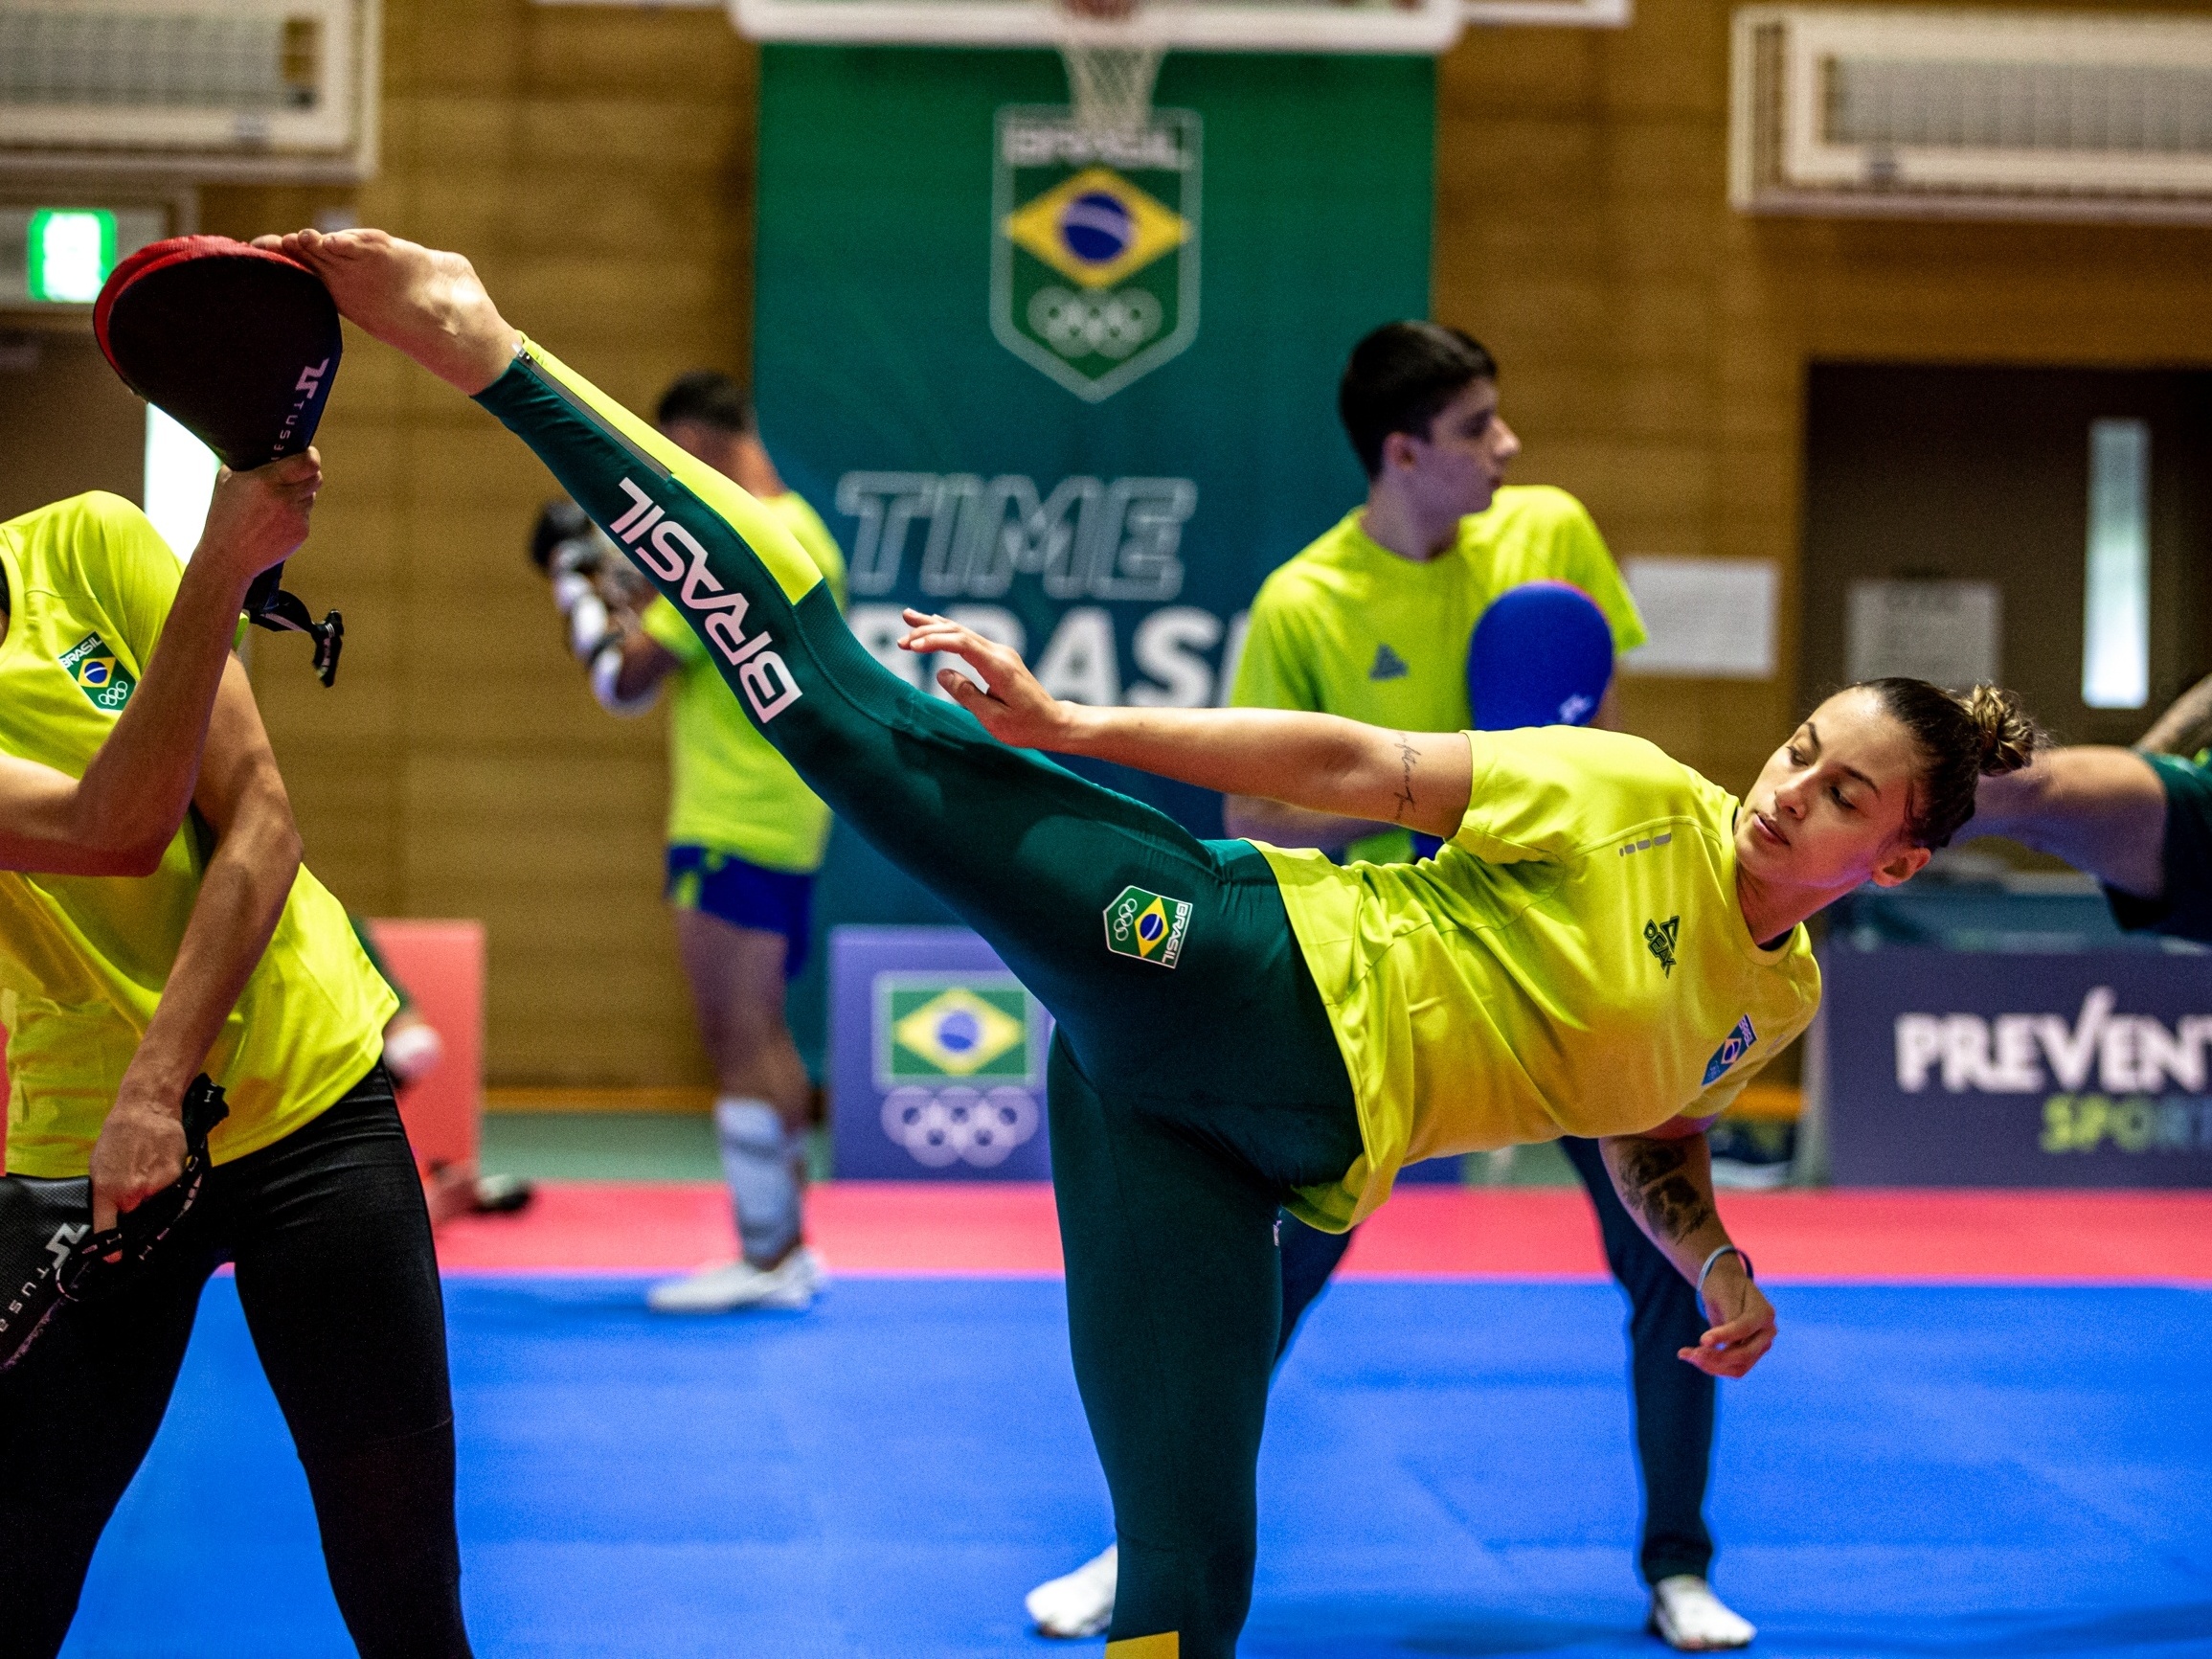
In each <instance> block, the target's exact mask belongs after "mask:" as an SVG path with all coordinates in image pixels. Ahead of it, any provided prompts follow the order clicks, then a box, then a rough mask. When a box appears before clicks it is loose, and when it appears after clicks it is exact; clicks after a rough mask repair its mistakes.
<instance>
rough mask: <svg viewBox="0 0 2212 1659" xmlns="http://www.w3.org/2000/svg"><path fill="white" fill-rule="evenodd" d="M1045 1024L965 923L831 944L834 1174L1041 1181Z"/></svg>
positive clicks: (881, 930) (864, 932) (834, 934)
mask: <svg viewBox="0 0 2212 1659" xmlns="http://www.w3.org/2000/svg"><path fill="white" fill-rule="evenodd" d="M1051 1030H1052V1025H1051V1016H1050V1015H1049V1014H1047V1013H1046V1012H1045V1010H1044V1007H1043V1005H1041V1004H1040V1003H1038V1001H1037V1000H1036V999H1035V998H1034V997H1032V996H1030V995H1029V993H1028V992H1027V990H1025V989H1022V985H1021V982H1020V981H1019V980H1017V979H1015V978H1014V976H1013V975H1012V974H1011V973H1009V972H1007V971H1006V967H1005V965H1004V963H1002V962H1000V960H999V958H998V955H997V953H996V952H994V951H993V950H992V949H991V947H990V946H989V945H987V944H985V943H983V942H982V940H981V939H980V938H978V937H977V936H976V935H975V934H973V933H970V932H969V931H968V930H967V929H965V928H961V927H839V928H834V929H832V930H831V932H830V936H829V1086H830V1108H831V1111H830V1116H831V1133H832V1137H833V1140H834V1144H835V1148H836V1158H837V1173H838V1175H839V1176H840V1177H841V1178H843V1179H846V1180H869V1181H886V1180H890V1181H977V1180H1001V1181H1041V1180H1045V1179H1048V1178H1050V1175H1051V1172H1052V1170H1051V1156H1050V1150H1049V1149H1048V1147H1047V1144H1046V1139H1045V1049H1046V1044H1047V1043H1048V1041H1049V1040H1050V1036H1051Z"/></svg>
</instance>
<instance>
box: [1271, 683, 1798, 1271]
mask: <svg viewBox="0 0 2212 1659" xmlns="http://www.w3.org/2000/svg"><path fill="white" fill-rule="evenodd" d="M1467 739H1468V742H1469V743H1470V745H1471V746H1472V748H1473V752H1474V790H1473V794H1472V797H1471V799H1470V800H1469V803H1468V807H1467V814H1466V817H1465V818H1464V819H1463V820H1462V821H1461V823H1460V826H1459V830H1458V832H1457V833H1456V835H1454V836H1453V838H1452V840H1451V841H1450V842H1448V843H1447V844H1446V845H1445V847H1444V848H1443V850H1442V851H1441V852H1439V853H1438V854H1437V856H1436V857H1435V858H1433V859H1424V860H1423V861H1421V862H1420V863H1418V864H1351V865H1345V866H1341V867H1340V866H1338V865H1335V864H1332V863H1330V862H1329V860H1328V859H1327V858H1326V857H1325V856H1324V855H1323V854H1321V853H1319V852H1302V851H1301V852H1289V851H1284V850H1282V849H1278V848H1273V847H1262V848H1261V849H1260V851H1261V852H1263V853H1264V854H1265V855H1266V857H1267V860H1268V863H1269V864H1270V865H1271V866H1272V867H1273V868H1274V870H1275V878H1276V880H1277V881H1278V882H1279V883H1280V885H1281V888H1282V896H1283V904H1284V906H1285V908H1286V909H1287V910H1288V911H1289V914H1290V922H1291V928H1292V931H1293V932H1294V933H1295V934H1296V935H1297V936H1298V945H1299V948H1300V950H1301V951H1302V952H1303V954H1304V957H1305V961H1306V966H1308V968H1309V969H1311V971H1312V973H1313V976H1314V982H1315V984H1316V985H1317V986H1318V987H1319V989H1320V995H1321V1000H1322V1002H1323V1003H1324V1004H1325V1005H1326V1006H1327V1008H1328V1011H1329V1018H1330V1022H1331V1024H1332V1025H1333V1026H1334V1027H1335V1030H1336V1035H1337V1046H1338V1049H1339V1051H1340V1052H1341V1053H1342V1054H1343V1060H1344V1069H1345V1070H1346V1072H1347V1073H1349V1074H1350V1078H1351V1082H1352V1090H1353V1094H1354V1096H1355V1098H1356V1100H1357V1102H1358V1106H1359V1114H1360V1129H1361V1135H1362V1139H1363V1141H1364V1142H1365V1145H1366V1156H1365V1157H1364V1158H1362V1159H1361V1161H1360V1162H1358V1163H1356V1164H1355V1165H1353V1167H1352V1168H1351V1169H1350V1170H1348V1171H1346V1173H1345V1175H1344V1177H1343V1180H1342V1181H1341V1182H1339V1183H1336V1184H1334V1185H1330V1186H1326V1187H1311V1188H1304V1189H1301V1190H1300V1191H1299V1193H1298V1196H1297V1201H1295V1202H1294V1203H1293V1204H1292V1205H1291V1208H1292V1209H1293V1210H1294V1211H1296V1212H1297V1213H1298V1215H1299V1216H1301V1217H1302V1218H1304V1219H1306V1220H1308V1221H1311V1222H1313V1223H1314V1224H1315V1225H1317V1226H1321V1227H1325V1228H1329V1229H1331V1230H1336V1231H1341V1230H1343V1228H1345V1227H1347V1226H1349V1225H1351V1224H1353V1223H1355V1222H1357V1221H1360V1220H1362V1219H1364V1218H1365V1217H1366V1216H1368V1215H1369V1214H1371V1213H1372V1212H1373V1211H1374V1209H1375V1207H1376V1206H1377V1205H1379V1204H1381V1203H1382V1201H1383V1200H1384V1199H1385V1198H1386V1197H1388V1195H1389V1191H1390V1184H1391V1182H1392V1181H1393V1180H1394V1179H1395V1178H1396V1175H1397V1171H1398V1169H1399V1167H1400V1166H1401V1165H1404V1164H1409V1163H1412V1162H1414V1161H1415V1160H1417V1159H1421V1158H1434V1157H1441V1156H1446V1155H1449V1154H1454V1153H1460V1152H1473V1151H1481V1150H1484V1149H1487V1148H1496V1147H1505V1146H1514V1145H1518V1144H1523V1143H1527V1142H1534V1141H1546V1140H1550V1139H1552V1138H1553V1137H1555V1136H1558V1135H1585V1136H1590V1135H1624V1134H1638V1133H1641V1132H1643V1131H1644V1130H1647V1129H1653V1128H1657V1127H1658V1126H1659V1125H1661V1124H1663V1123H1665V1122H1667V1121H1668V1120H1669V1119H1670V1118H1674V1117H1676V1116H1678V1115H1682V1114H1687V1115H1690V1116H1693V1117H1705V1116H1709V1115H1711V1114H1714V1113H1718V1112H1719V1111H1720V1110H1721V1109H1722V1108H1723V1107H1725V1106H1726V1105H1727V1103H1728V1102H1730V1101H1732V1100H1733V1099H1735V1097H1736V1095H1737V1094H1739V1093H1740V1092H1741V1091H1742V1089H1743V1087H1744V1084H1745V1083H1746V1082H1747V1081H1748V1080H1749V1079H1750V1078H1751V1077H1752V1075H1753V1074H1755V1073H1756V1072H1757V1071H1758V1070H1759V1069H1760V1068H1761V1067H1762V1066H1764V1065H1765V1064H1766V1063H1767V1062H1768V1061H1769V1060H1770V1059H1772V1057H1773V1056H1774V1055H1775V1054H1777V1053H1778V1052H1780V1051H1781V1050H1782V1049H1783V1048H1785V1047H1787V1046H1788V1044H1789V1043H1790V1042H1791V1041H1792V1040H1793V1039H1794V1037H1796V1035H1797V1034H1799V1033H1800V1032H1802V1031H1803V1030H1804V1029H1805V1027H1806V1026H1807V1025H1808V1024H1810V1023H1811V1021H1812V1018H1813V1014H1814V1011H1815V1010H1816V1009H1817V1008H1818V1006H1819V1002H1820V970H1819V968H1818V966H1817V965H1816V963H1815V962H1814V960H1813V949H1812V945H1811V943H1810V942H1809V940H1808V939H1807V937H1806V933H1805V929H1804V928H1803V927H1802V926H1801V925H1800V926H1798V927H1795V928H1793V929H1792V930H1791V931H1790V933H1789V935H1788V936H1787V937H1786V938H1784V939H1783V940H1781V941H1780V942H1779V943H1775V944H1774V947H1773V948H1772V949H1765V948H1762V947H1761V946H1760V944H1759V943H1757V942H1755V941H1753V940H1752V938H1751V936H1750V934H1749V931H1748V930H1747V928H1746V927H1745V925H1744V915H1743V911H1742V909H1741V907H1740V906H1739V904H1738V902H1737V898H1736V852H1735V839H1734V825H1735V816H1736V812H1737V809H1738V803H1737V801H1736V799H1735V797H1733V796H1732V795H1730V794H1728V793H1727V790H1725V789H1722V788H1720V787H1719V786H1718V785H1717V784H1711V783H1708V782H1707V781H1706V780H1705V779H1704V778H1702V777H1700V776H1699V775H1698V774H1697V773H1695V772H1693V771H1691V770H1690V769H1689V768H1688V767H1687V766H1684V765H1682V764H1681V763H1680V762H1679V761H1673V760H1670V759H1669V758H1668V757H1667V756H1666V755H1665V754H1664V753H1662V752H1661V751H1660V750H1659V749H1657V748H1655V747H1654V746H1653V745H1652V744H1650V743H1647V742H1645V741H1643V740H1642V739H1640V738H1629V737H1623V736H1621V735H1620V734H1618V733H1614V732H1597V731H1590V730H1586V729H1582V728H1578V727H1571V726H1546V727H1536V728H1525V729H1523V730H1520V731H1512V732H1470V733H1468V734H1467Z"/></svg>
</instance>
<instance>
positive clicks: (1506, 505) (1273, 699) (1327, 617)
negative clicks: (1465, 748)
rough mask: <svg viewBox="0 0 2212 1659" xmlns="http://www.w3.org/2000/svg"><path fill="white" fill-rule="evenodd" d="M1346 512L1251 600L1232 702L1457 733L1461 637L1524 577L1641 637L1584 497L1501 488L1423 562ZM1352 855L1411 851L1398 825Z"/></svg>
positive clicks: (1462, 716)
mask: <svg viewBox="0 0 2212 1659" xmlns="http://www.w3.org/2000/svg"><path fill="white" fill-rule="evenodd" d="M1365 514H1366V509H1364V508H1361V509H1356V510H1355V511H1351V512H1348V513H1346V514H1345V515H1344V517H1343V519H1342V520H1341V521H1339V522H1338V524H1337V525H1336V526H1335V527H1334V528H1333V529H1331V530H1330V531H1328V533H1327V534H1324V535H1322V536H1321V537H1320V539H1319V540H1318V541H1316V542H1314V543H1313V545H1312V546H1310V547H1308V548H1306V549H1305V550H1304V551H1303V552H1301V553H1299V554H1298V555H1296V556H1295V557H1292V558H1291V559H1290V560H1289V561H1288V562H1287V563H1285V564H1282V565H1280V566H1278V567H1277V568H1276V569H1275V571H1274V573H1273V574H1271V575H1270V576H1269V577H1268V579H1267V580H1266V581H1264V582H1262V583H1261V584H1260V590H1259V595H1258V597H1257V598H1256V599H1254V600H1253V604H1252V621H1251V624H1250V630H1249V632H1248V633H1247V634H1246V637H1245V643H1244V654H1243V656H1242V657H1241V658H1240V659H1239V660H1238V663H1237V669H1236V679H1235V682H1234V684H1233V686H1232V688H1231V690H1230V699H1229V700H1230V703H1231V704H1232V705H1233V706H1235V707H1237V708H1245V709H1250V708H1258V709H1304V710H1308V711H1310V712H1312V713H1315V714H1322V715H1342V716H1344V717H1345V718H1346V719H1351V720H1364V721H1366V723H1367V724H1368V725H1370V726H1384V727H1388V729H1389V730H1391V731H1394V732H1456V731H1460V730H1462V729H1464V728H1465V727H1467V726H1470V725H1472V724H1474V715H1473V712H1472V711H1471V710H1470V709H1469V708H1468V706H1467V646H1468V642H1469V641H1470V640H1471V639H1473V638H1474V634H1475V625H1476V623H1477V622H1478V621H1479V620H1480V619H1481V616H1482V613H1483V612H1484V611H1485V610H1487V609H1488V608H1489V607H1490V602H1491V601H1493V600H1495V599H1496V598H1497V597H1498V596H1499V595H1500V594H1501V593H1503V592H1505V591H1506V590H1507V589H1508V588H1515V587H1519V586H1521V585H1522V584H1523V583H1524V582H1531V581H1569V582H1572V583H1573V584H1574V585H1575V586H1576V587H1579V588H1580V589H1582V591H1583V592H1585V593H1587V594H1589V595H1590V597H1591V599H1593V600H1595V601H1596V602H1597V605H1598V608H1599V609H1600V610H1602V611H1604V612H1605V615H1606V619H1607V620H1608V621H1609V622H1611V623H1612V624H1613V643H1614V651H1615V652H1619V651H1625V650H1629V649H1631V648H1634V647H1636V646H1639V645H1641V644H1643V642H1644V638H1645V635H1644V626H1643V618H1642V617H1641V616H1639V615H1638V614H1637V612H1636V601H1635V600H1634V599H1633V598H1631V597H1630V595H1629V591H1628V587H1627V585H1626V584H1625V583H1624V582H1622V580H1621V579H1620V572H1619V571H1618V570H1617V569H1615V568H1614V562H1613V556H1612V555H1611V554H1609V553H1608V552H1607V551H1606V546H1605V538H1604V537H1603V536H1601V535H1599V534H1598V532H1597V526H1596V524H1594V523H1593V522H1592V521H1591V516H1590V513H1589V512H1588V511H1586V510H1585V509H1584V507H1583V505H1582V503H1581V502H1579V501H1577V500H1575V498H1574V497H1573V496H1571V495H1569V494H1568V493H1567V491H1566V490H1564V489H1553V488H1551V487H1550V486H1548V485H1516V486H1509V487H1507V488H1505V489H1501V490H1499V491H1498V493H1497V496H1496V498H1495V499H1494V500H1493V501H1492V502H1491V504H1490V506H1489V508H1488V509H1487V510H1485V511H1481V512H1477V513H1473V514H1470V515H1469V516H1468V517H1466V518H1463V519H1461V520H1460V521H1459V539H1458V541H1457V543H1456V545H1455V546H1454V547H1452V548H1451V549H1449V550H1448V551H1446V552H1444V553H1442V554H1439V555H1438V556H1437V557H1434V558H1433V559H1430V560H1428V561H1427V562H1425V563H1419V562H1416V561H1414V560H1412V559H1410V558H1404V557H1400V556H1399V555H1397V554H1394V553H1392V552H1391V551H1390V550H1389V549H1388V548H1387V547H1385V546H1383V545H1382V543H1380V542H1378V541H1376V540H1375V539H1374V537H1372V536H1371V535H1369V534H1367V533H1366V529H1365V528H1364V527H1363V520H1364V517H1365ZM1344 855H1345V857H1347V858H1367V859H1377V860H1379V859H1385V858H1408V857H1411V855H1412V844H1411V840H1410V839H1409V838H1408V836H1407V834H1406V832H1405V831H1404V830H1391V831H1389V832H1388V834H1384V835H1372V836H1368V837H1367V838H1366V839H1365V840H1362V841H1356V842H1354V843H1353V844H1352V845H1351V846H1350V847H1348V848H1346V849H1345V850H1344Z"/></svg>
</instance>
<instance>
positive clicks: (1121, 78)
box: [1055, 0, 1166, 135]
mask: <svg viewBox="0 0 2212 1659" xmlns="http://www.w3.org/2000/svg"><path fill="white" fill-rule="evenodd" d="M1055 9H1056V10H1057V11H1058V12H1059V14H1060V40H1059V46H1060V57H1061V58H1062V59H1063V60H1064V61H1065V62H1066V63H1067V65H1068V94H1069V102H1070V103H1071V104H1072V106H1073V109H1074V115H1075V125H1077V126H1078V127H1080V128H1082V129H1083V130H1084V131H1085V132H1090V133H1099V134H1116V135H1119V134H1126V133H1133V132H1140V131H1141V130H1142V129H1143V127H1144V124H1145V122H1146V121H1147V120H1148V119H1149V118H1150V116H1151V114H1152V83H1153V81H1154V80H1155V79H1156V78H1157V77H1158V76H1159V74H1160V60H1161V58H1162V57H1164V56H1166V49H1165V48H1164V47H1162V46H1158V45H1153V44H1150V43H1148V42H1145V41H1143V40H1142V39H1141V38H1140V34H1139V32H1138V29H1137V23H1138V20H1139V17H1140V13H1141V11H1142V10H1143V0H1055Z"/></svg>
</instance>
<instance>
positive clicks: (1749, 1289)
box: [1677, 1256, 1774, 1376]
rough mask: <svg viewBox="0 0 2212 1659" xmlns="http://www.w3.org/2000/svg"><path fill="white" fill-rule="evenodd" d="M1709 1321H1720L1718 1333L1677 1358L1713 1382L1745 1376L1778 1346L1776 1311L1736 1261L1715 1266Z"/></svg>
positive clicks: (1708, 1283)
mask: <svg viewBox="0 0 2212 1659" xmlns="http://www.w3.org/2000/svg"><path fill="white" fill-rule="evenodd" d="M1705 1316H1706V1317H1707V1318H1709V1319H1712V1320H1714V1321H1716V1323H1715V1324H1714V1326H1713V1328H1712V1329H1710V1330H1708V1331H1706V1332H1705V1333H1704V1336H1702V1337H1700V1338H1699V1339H1698V1345H1697V1347H1695V1348H1684V1349H1681V1350H1679V1351H1678V1352H1677V1357H1678V1358H1681V1359H1684V1360H1687V1361H1688V1362H1689V1363H1690V1364H1692V1365H1694V1366H1696V1367H1697V1368H1698V1369H1699V1370H1700V1371H1702V1372H1704V1373H1705V1375H1708V1376H1742V1375H1745V1374H1746V1373H1747V1372H1749V1370H1750V1369H1751V1367H1752V1366H1754V1365H1756V1364H1758V1363H1759V1361H1760V1359H1761V1358H1762V1357H1763V1356H1764V1355H1765V1353H1766V1352H1767V1350H1768V1349H1770V1348H1772V1347H1773V1346H1774V1305H1773V1304H1772V1303H1771V1302H1769V1301H1768V1300H1767V1297H1766V1293H1765V1292H1764V1291H1762V1290H1761V1289H1760V1288H1759V1287H1758V1285H1756V1284H1753V1283H1752V1282H1751V1280H1750V1278H1749V1275H1747V1274H1746V1273H1745V1272H1744V1270H1743V1268H1742V1266H1741V1265H1740V1264H1739V1262H1738V1260H1737V1259H1736V1258H1735V1257H1732V1256H1730V1257H1725V1258H1723V1259H1722V1260H1721V1261H1718V1262H1716V1263H1714V1267H1713V1272H1712V1275H1711V1277H1710V1278H1708V1279H1707V1280H1706V1281H1705Z"/></svg>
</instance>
